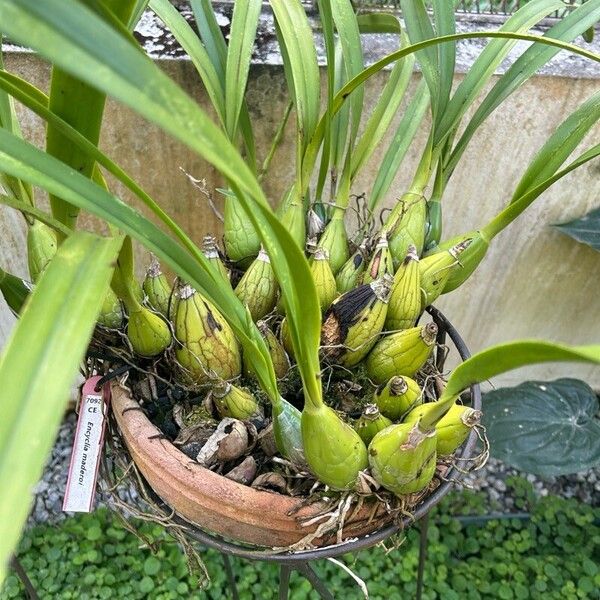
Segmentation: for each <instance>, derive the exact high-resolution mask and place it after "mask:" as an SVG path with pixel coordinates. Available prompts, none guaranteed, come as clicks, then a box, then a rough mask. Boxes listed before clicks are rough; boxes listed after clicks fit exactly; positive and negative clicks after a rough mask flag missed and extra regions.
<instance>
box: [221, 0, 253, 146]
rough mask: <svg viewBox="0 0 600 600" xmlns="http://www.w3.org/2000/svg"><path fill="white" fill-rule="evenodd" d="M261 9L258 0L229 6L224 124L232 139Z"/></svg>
mask: <svg viewBox="0 0 600 600" xmlns="http://www.w3.org/2000/svg"><path fill="white" fill-rule="evenodd" d="M261 8H262V0H245V1H244V2H236V3H235V4H234V5H233V18H232V20H231V32H230V36H229V47H228V49H227V66H226V68H225V125H226V130H227V134H228V136H229V139H230V140H232V141H234V140H235V136H236V133H237V128H238V122H239V118H240V112H241V110H242V104H243V102H244V95H245V93H246V82H247V81H248V69H249V68H250V57H251V56H252V48H253V46H254V38H255V37H256V28H257V26H258V17H259V16H260V11H261Z"/></svg>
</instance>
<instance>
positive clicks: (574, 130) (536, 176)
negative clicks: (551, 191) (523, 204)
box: [511, 91, 600, 203]
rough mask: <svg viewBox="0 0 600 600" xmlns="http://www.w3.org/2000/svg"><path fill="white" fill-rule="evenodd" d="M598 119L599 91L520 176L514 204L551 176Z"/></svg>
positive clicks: (579, 109) (563, 126)
mask: <svg viewBox="0 0 600 600" xmlns="http://www.w3.org/2000/svg"><path fill="white" fill-rule="evenodd" d="M599 119H600V91H599V92H596V93H595V94H594V95H593V96H592V97H591V98H588V99H587V100H586V101H585V102H584V103H583V104H582V105H581V106H580V107H579V108H578V109H577V110H576V111H574V112H573V113H571V114H570V115H569V116H568V117H567V118H566V119H565V120H564V121H563V122H562V123H561V124H560V125H559V126H558V128H557V129H556V131H555V132H554V133H553V134H552V135H551V136H550V137H549V138H548V140H547V141H546V142H545V144H544V145H543V146H542V148H541V149H540V150H539V152H538V153H537V154H536V156H535V157H534V159H533V160H532V161H531V162H530V163H529V166H528V167H527V170H526V171H525V173H524V174H523V176H522V177H521V180H520V181H519V183H518V185H517V187H516V189H515V191H514V194H513V197H512V200H511V203H512V202H514V201H515V200H517V199H518V198H520V197H521V196H522V195H523V194H525V193H526V192H527V191H528V190H530V189H531V188H533V187H535V186H536V185H538V184H539V183H541V182H542V181H544V180H545V179H548V177H551V176H552V175H553V174H554V173H555V172H556V170H557V169H558V168H559V167H560V166H561V165H562V164H563V162H564V161H565V160H566V159H567V158H568V157H569V155H570V154H571V152H573V150H575V148H576V147H577V145H578V144H579V142H581V140H582V139H583V138H584V136H585V135H586V134H587V133H588V132H589V131H590V129H591V128H592V127H593V125H594V124H595V123H596V122H597V121H598V120H599Z"/></svg>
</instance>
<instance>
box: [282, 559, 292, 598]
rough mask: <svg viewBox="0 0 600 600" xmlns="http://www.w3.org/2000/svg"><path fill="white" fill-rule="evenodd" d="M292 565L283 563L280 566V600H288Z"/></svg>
mask: <svg viewBox="0 0 600 600" xmlns="http://www.w3.org/2000/svg"><path fill="white" fill-rule="evenodd" d="M291 572H292V570H291V569H290V567H286V566H285V565H282V566H281V567H279V600H288V594H289V591H290V573H291Z"/></svg>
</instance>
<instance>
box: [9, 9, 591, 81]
mask: <svg viewBox="0 0 600 600" xmlns="http://www.w3.org/2000/svg"><path fill="white" fill-rule="evenodd" d="M174 4H175V5H176V6H177V8H178V10H179V11H180V12H181V13H182V14H183V16H184V17H185V18H186V20H187V21H188V22H189V23H190V24H192V26H194V19H193V15H192V11H191V9H190V8H189V5H188V4H187V3H185V2H183V1H181V0H175V1H174ZM214 4H215V7H216V9H217V19H218V22H219V25H220V26H221V28H222V30H223V32H224V34H225V35H228V34H229V24H230V22H231V14H232V11H233V5H232V3H231V2H226V1H217V2H214ZM309 18H310V20H311V22H312V25H313V28H314V29H315V31H318V19H317V17H316V15H315V14H314V11H309ZM502 21H503V18H502V17H499V16H498V15H460V16H459V17H458V18H457V31H459V32H469V31H488V30H489V31H492V30H495V29H497V27H498V24H499V22H502ZM554 22H556V21H555V20H554V19H546V20H545V21H544V22H542V24H541V25H540V26H539V27H536V28H534V29H533V30H532V33H534V34H537V35H542V34H543V33H544V32H545V31H547V30H548V28H549V27H550V26H551V25H552V23H554ZM135 34H136V37H137V38H138V39H139V40H140V42H141V43H142V44H143V46H144V49H145V50H146V52H147V53H148V55H149V56H151V57H152V58H155V59H159V60H161V59H162V60H188V59H187V57H186V55H185V53H184V52H183V50H182V49H181V47H180V46H179V44H177V42H176V41H175V39H174V37H173V36H172V35H171V33H170V32H169V31H167V29H166V28H165V27H164V25H163V23H162V22H161V21H160V20H159V19H158V18H157V17H156V16H155V15H154V14H153V13H151V12H149V11H147V12H146V13H145V14H144V15H143V17H142V19H141V21H140V23H139V24H138V27H137V28H136V31H135ZM599 38H600V35H596V36H595V39H594V41H593V42H592V43H591V44H587V43H586V42H584V41H583V39H582V38H579V39H578V40H576V44H577V45H580V46H582V47H584V48H586V49H589V50H591V51H593V52H596V53H597V54H600V39H599ZM363 39H364V47H365V57H366V62H367V64H371V63H373V62H375V61H377V60H379V59H380V58H382V57H383V56H385V55H387V54H389V53H391V52H393V51H395V50H396V49H397V48H398V36H395V35H391V34H369V35H365V36H363ZM257 40H258V43H257V45H256V47H255V50H254V55H253V59H252V62H253V64H260V65H276V66H278V65H281V64H282V61H281V54H280V52H279V47H278V44H277V38H276V35H275V27H274V23H273V14H272V12H271V9H270V7H269V6H268V5H266V4H265V6H264V8H263V12H262V14H261V17H260V22H259V26H258V33H257ZM316 42H317V51H318V59H319V63H320V64H322V65H323V64H325V49H324V45H323V39H322V36H321V35H320V34H319V33H316ZM486 43H487V42H486V40H485V39H483V38H478V39H473V40H461V41H459V42H458V45H457V57H456V71H457V72H458V73H465V72H466V71H468V69H469V68H470V67H471V65H472V64H473V62H474V61H475V59H476V58H477V56H479V53H480V52H481V50H482V49H483V48H484V47H485V45H486ZM528 45H529V44H528V42H521V41H518V42H517V43H516V44H515V46H514V48H513V49H512V51H511V52H510V54H509V56H508V57H507V58H506V59H505V60H504V61H503V62H502V64H501V65H500V67H499V68H498V69H497V71H496V72H497V73H503V72H505V71H506V69H507V68H508V67H509V66H510V65H511V64H512V63H513V62H514V60H515V59H516V58H517V57H518V56H520V54H521V53H522V52H523V51H524V49H525V48H527V46H528ZM4 50H5V51H6V52H26V51H27V50H26V49H24V48H21V47H18V46H14V45H11V44H5V45H4ZM538 74H539V75H547V76H556V77H569V78H574V79H577V78H586V79H600V64H599V63H595V62H592V61H590V60H588V59H585V58H583V57H581V56H578V55H573V54H570V53H568V52H564V51H563V52H560V53H559V54H557V55H556V56H555V57H554V58H553V59H552V60H551V61H550V62H549V63H548V64H546V65H545V66H544V67H543V68H542V69H540V70H539V72H538Z"/></svg>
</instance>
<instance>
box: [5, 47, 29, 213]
mask: <svg viewBox="0 0 600 600" xmlns="http://www.w3.org/2000/svg"><path fill="white" fill-rule="evenodd" d="M2 71H4V59H3V56H2V36H1V35H0V72H2ZM0 127H2V128H3V129H6V130H7V131H10V132H11V133H13V134H14V135H18V136H19V137H22V133H21V126H20V124H19V120H18V118H17V115H16V112H15V107H14V103H13V101H12V99H11V98H10V96H9V95H8V94H6V93H5V92H4V91H1V92H0ZM0 185H2V186H3V187H4V188H5V189H6V191H7V192H9V193H10V194H11V195H12V196H14V197H15V198H17V199H18V200H21V201H22V202H26V203H28V204H30V205H33V192H32V190H31V187H30V186H28V185H24V184H23V182H21V181H19V180H18V179H15V178H14V177H10V176H9V175H6V174H5V173H0Z"/></svg>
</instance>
